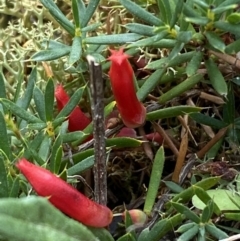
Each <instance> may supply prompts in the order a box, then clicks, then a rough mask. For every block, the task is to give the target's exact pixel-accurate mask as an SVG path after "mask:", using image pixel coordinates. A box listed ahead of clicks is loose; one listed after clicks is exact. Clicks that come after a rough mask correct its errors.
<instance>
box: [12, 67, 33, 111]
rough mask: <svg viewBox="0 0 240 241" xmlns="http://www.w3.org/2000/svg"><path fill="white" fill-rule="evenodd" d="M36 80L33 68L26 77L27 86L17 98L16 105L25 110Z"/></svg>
mask: <svg viewBox="0 0 240 241" xmlns="http://www.w3.org/2000/svg"><path fill="white" fill-rule="evenodd" d="M36 81H37V69H36V68H33V69H32V72H31V74H30V76H29V79H28V84H27V88H26V90H25V91H24V94H23V96H22V97H21V98H19V99H18V100H17V105H18V106H20V107H22V108H23V109H25V110H26V109H27V108H28V107H29V104H30V101H31V99H32V95H33V89H34V86H35V83H36Z"/></svg>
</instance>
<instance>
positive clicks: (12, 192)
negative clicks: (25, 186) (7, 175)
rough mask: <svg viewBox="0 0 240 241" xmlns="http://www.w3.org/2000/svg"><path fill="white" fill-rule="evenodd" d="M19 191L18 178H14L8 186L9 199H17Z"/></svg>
mask: <svg viewBox="0 0 240 241" xmlns="http://www.w3.org/2000/svg"><path fill="white" fill-rule="evenodd" d="M19 189H20V185H19V178H18V177H14V179H13V180H12V183H11V186H10V185H9V197H15V198H17V197H18V196H19Z"/></svg>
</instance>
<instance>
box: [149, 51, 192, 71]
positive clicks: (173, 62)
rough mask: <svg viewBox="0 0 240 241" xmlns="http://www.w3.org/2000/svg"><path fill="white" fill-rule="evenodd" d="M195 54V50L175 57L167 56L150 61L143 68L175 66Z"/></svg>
mask: <svg viewBox="0 0 240 241" xmlns="http://www.w3.org/2000/svg"><path fill="white" fill-rule="evenodd" d="M194 54H195V51H191V52H187V53H183V54H179V55H177V56H176V57H174V58H172V59H171V60H168V57H167V58H161V59H159V60H156V61H152V62H151V63H149V64H148V65H147V66H146V67H145V69H160V68H167V67H175V66H178V65H181V64H183V63H185V62H187V61H189V60H190V59H191V58H192V57H193V56H194Z"/></svg>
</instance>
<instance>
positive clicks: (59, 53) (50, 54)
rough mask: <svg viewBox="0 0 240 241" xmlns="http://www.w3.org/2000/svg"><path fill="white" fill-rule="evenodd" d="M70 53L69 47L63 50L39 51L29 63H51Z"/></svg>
mask: <svg viewBox="0 0 240 241" xmlns="http://www.w3.org/2000/svg"><path fill="white" fill-rule="evenodd" d="M70 51H71V48H70V47H69V48H65V49H53V50H52V49H50V50H40V51H39V52H37V53H35V54H33V55H32V57H31V58H30V59H29V61H39V62H40V61H51V60H55V59H59V58H61V57H63V56H66V55H68V54H69V53H70Z"/></svg>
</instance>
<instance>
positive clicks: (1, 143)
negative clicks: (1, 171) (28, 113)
mask: <svg viewBox="0 0 240 241" xmlns="http://www.w3.org/2000/svg"><path fill="white" fill-rule="evenodd" d="M9 118H11V117H9ZM0 151H1V153H0V155H3V154H4V155H6V158H7V159H8V160H12V151H11V144H10V141H9V137H8V134H7V126H6V122H5V119H4V116H3V114H2V112H0ZM4 159H5V157H4ZM0 183H1V182H0ZM0 189H1V188H0Z"/></svg>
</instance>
